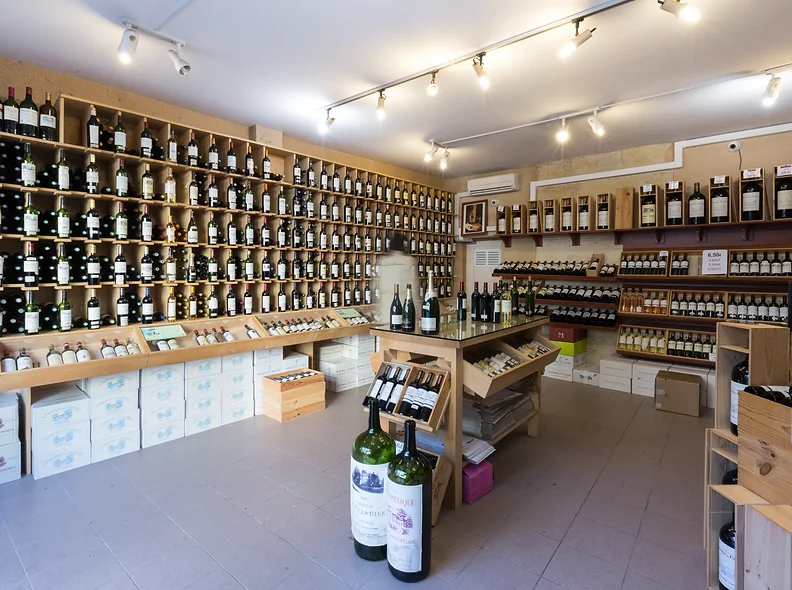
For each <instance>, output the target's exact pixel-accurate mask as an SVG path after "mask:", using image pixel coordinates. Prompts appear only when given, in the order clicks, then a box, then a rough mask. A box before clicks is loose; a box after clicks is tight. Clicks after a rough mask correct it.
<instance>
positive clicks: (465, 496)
mask: <svg viewBox="0 0 792 590" xmlns="http://www.w3.org/2000/svg"><path fill="white" fill-rule="evenodd" d="M494 485H495V475H494V472H493V469H492V463H490V462H489V461H486V460H485V461H482V462H481V463H479V464H478V465H473V464H472V463H470V464H469V465H466V466H465V468H464V469H463V470H462V501H463V502H465V503H466V504H472V503H473V502H475V501H476V500H478V499H479V498H481V497H482V496H484V495H486V494H487V493H489V492H491V491H492V488H493V486H494Z"/></svg>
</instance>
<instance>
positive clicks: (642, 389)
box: [631, 379, 655, 397]
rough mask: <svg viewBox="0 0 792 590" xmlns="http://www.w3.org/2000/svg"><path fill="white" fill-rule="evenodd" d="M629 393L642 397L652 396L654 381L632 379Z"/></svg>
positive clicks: (653, 393) (653, 394)
mask: <svg viewBox="0 0 792 590" xmlns="http://www.w3.org/2000/svg"><path fill="white" fill-rule="evenodd" d="M631 393H632V394H633V395H642V396H644V397H654V396H655V385H654V381H647V380H643V381H638V380H637V379H633V380H632V390H631Z"/></svg>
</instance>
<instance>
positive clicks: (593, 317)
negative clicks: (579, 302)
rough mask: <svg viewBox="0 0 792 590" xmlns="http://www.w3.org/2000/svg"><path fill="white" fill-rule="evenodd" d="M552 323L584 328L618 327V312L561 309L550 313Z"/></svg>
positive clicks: (612, 310)
mask: <svg viewBox="0 0 792 590" xmlns="http://www.w3.org/2000/svg"><path fill="white" fill-rule="evenodd" d="M550 321H551V322H557V323H560V324H580V325H582V326H600V327H603V328H610V327H612V326H615V325H616V310H615V309H587V308H584V307H583V308H581V307H559V308H556V309H554V310H553V311H552V312H551V313H550Z"/></svg>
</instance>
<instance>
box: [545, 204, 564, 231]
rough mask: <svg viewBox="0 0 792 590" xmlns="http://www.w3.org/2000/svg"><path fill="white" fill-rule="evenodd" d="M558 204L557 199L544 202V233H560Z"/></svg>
mask: <svg viewBox="0 0 792 590" xmlns="http://www.w3.org/2000/svg"><path fill="white" fill-rule="evenodd" d="M558 217H559V215H558V203H557V202H556V200H555V199H545V200H544V201H542V231H543V232H544V233H546V234H547V233H558V226H559V221H560V220H559V219H558Z"/></svg>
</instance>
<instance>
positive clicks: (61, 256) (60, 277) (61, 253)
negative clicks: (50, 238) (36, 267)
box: [55, 243, 71, 287]
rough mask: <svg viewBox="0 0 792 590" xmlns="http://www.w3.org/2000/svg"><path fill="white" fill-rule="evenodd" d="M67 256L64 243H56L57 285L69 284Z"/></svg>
mask: <svg viewBox="0 0 792 590" xmlns="http://www.w3.org/2000/svg"><path fill="white" fill-rule="evenodd" d="M70 270H71V269H70V267H69V258H68V257H67V256H66V244H63V243H61V244H58V263H57V265H56V271H55V276H56V283H57V285H58V286H59V287H65V286H68V284H69V277H70V274H71V273H70Z"/></svg>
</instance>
